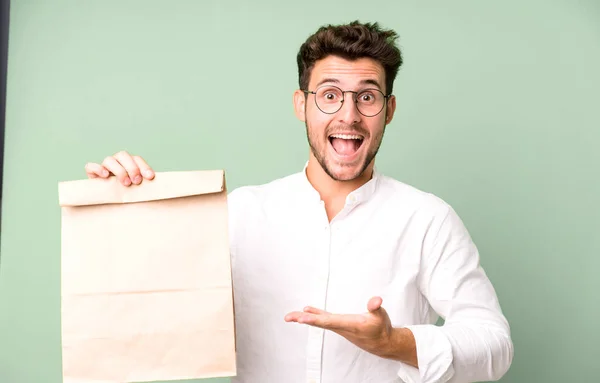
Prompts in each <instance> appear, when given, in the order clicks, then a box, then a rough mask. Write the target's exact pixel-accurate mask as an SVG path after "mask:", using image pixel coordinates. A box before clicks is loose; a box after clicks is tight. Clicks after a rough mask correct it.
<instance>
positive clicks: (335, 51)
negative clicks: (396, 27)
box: [296, 21, 402, 94]
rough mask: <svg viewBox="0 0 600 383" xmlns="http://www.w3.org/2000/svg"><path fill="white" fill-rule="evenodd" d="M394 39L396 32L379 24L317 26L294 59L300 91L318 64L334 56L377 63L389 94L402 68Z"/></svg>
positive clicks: (358, 23) (356, 22) (354, 23)
mask: <svg viewBox="0 0 600 383" xmlns="http://www.w3.org/2000/svg"><path fill="white" fill-rule="evenodd" d="M397 38H398V34H397V33H396V32H394V31H393V30H391V29H387V30H386V29H382V28H381V27H380V26H379V25H378V23H364V24H363V23H360V22H358V21H353V22H351V23H349V24H343V25H325V26H322V27H320V28H319V29H318V30H317V31H316V32H315V33H314V34H313V35H311V36H310V37H309V38H308V39H307V40H306V41H305V42H304V43H303V44H302V46H300V51H299V52H298V55H297V57H296V60H297V62H298V81H299V85H300V89H303V90H307V89H306V88H307V87H308V83H309V80H310V74H311V71H312V69H313V67H314V65H315V63H316V62H317V61H319V60H321V59H324V58H325V57H327V56H329V55H335V56H339V57H342V58H344V59H347V60H356V59H360V58H364V57H368V58H372V59H374V60H376V61H378V62H379V63H380V64H381V65H382V66H383V68H384V70H385V91H386V92H387V94H391V93H392V89H393V85H394V80H395V79H396V74H397V73H398V70H399V69H400V66H401V65H402V54H401V52H400V49H399V48H398V47H397V46H396V43H395V40H396V39H397Z"/></svg>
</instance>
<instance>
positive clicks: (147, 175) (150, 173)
mask: <svg viewBox="0 0 600 383" xmlns="http://www.w3.org/2000/svg"><path fill="white" fill-rule="evenodd" d="M144 176H146V177H152V170H146V171H144Z"/></svg>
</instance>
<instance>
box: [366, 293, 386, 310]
mask: <svg viewBox="0 0 600 383" xmlns="http://www.w3.org/2000/svg"><path fill="white" fill-rule="evenodd" d="M382 303H383V299H382V298H381V297H373V298H371V299H369V303H367V309H368V310H369V312H371V313H373V312H375V311H377V310H379V309H380V308H381V304H382Z"/></svg>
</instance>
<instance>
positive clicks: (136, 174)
mask: <svg viewBox="0 0 600 383" xmlns="http://www.w3.org/2000/svg"><path fill="white" fill-rule="evenodd" d="M114 157H115V158H116V159H117V161H119V163H120V164H121V166H123V168H125V171H126V172H127V176H128V177H129V179H130V180H131V182H133V183H134V184H136V185H139V184H140V183H141V182H142V175H141V174H140V168H139V167H138V165H137V164H136V163H135V161H134V160H133V157H131V155H130V154H129V153H127V152H124V151H123V152H119V153H117V154H115V155H114Z"/></svg>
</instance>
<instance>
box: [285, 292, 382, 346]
mask: <svg viewBox="0 0 600 383" xmlns="http://www.w3.org/2000/svg"><path fill="white" fill-rule="evenodd" d="M382 303H383V300H382V299H381V297H373V298H371V299H370V300H369V302H368V304H367V310H368V312H366V313H363V314H332V313H328V312H326V311H323V310H320V309H317V308H314V307H305V308H304V311H294V312H291V313H289V314H287V315H286V316H285V320H286V322H297V323H303V324H307V325H310V326H315V327H320V328H323V329H326V330H331V331H333V332H335V333H337V334H339V335H341V336H343V337H344V338H346V339H348V340H349V341H350V342H352V343H354V344H355V345H356V346H358V347H360V348H362V349H363V350H365V351H368V352H370V353H372V354H374V355H377V356H380V357H384V358H391V357H393V354H394V350H393V347H394V345H393V344H394V341H393V339H392V338H393V331H394V328H393V327H392V323H391V321H390V317H389V316H388V314H387V312H386V311H385V309H384V308H383V307H382V306H381V304H382Z"/></svg>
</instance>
